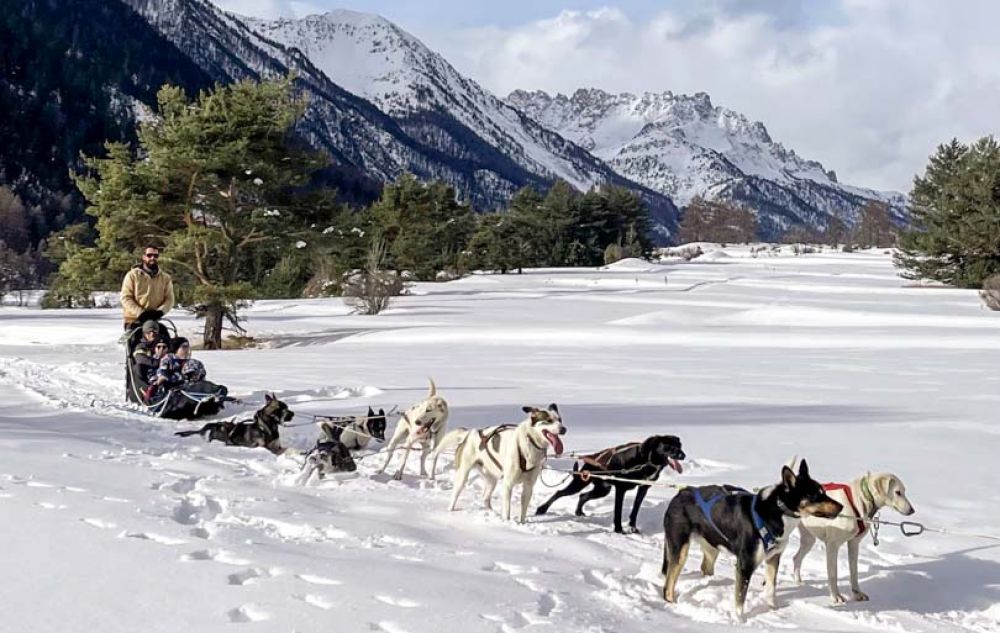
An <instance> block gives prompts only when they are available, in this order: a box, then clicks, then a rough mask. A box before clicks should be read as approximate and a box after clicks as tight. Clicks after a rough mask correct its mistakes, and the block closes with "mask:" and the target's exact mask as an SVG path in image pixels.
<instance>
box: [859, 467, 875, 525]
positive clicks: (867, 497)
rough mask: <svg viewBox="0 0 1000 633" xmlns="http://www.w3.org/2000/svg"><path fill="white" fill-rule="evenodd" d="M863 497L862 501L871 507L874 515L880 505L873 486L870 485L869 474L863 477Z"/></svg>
mask: <svg viewBox="0 0 1000 633" xmlns="http://www.w3.org/2000/svg"><path fill="white" fill-rule="evenodd" d="M861 498H862V501H864V502H865V503H867V504H868V506H869V507H871V510H870V512H871V513H872V515H874V514H875V513H876V512H878V506H877V505H876V504H875V495H873V494H872V491H871V488H869V487H868V475H865V476H864V477H862V478H861ZM869 518H871V517H869Z"/></svg>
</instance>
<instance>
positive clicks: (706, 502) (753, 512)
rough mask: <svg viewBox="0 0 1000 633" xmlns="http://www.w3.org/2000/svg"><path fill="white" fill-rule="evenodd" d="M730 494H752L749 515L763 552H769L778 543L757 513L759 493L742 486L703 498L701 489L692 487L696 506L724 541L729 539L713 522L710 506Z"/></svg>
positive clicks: (712, 506)
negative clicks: (762, 544) (762, 545)
mask: <svg viewBox="0 0 1000 633" xmlns="http://www.w3.org/2000/svg"><path fill="white" fill-rule="evenodd" d="M732 495H736V496H741V497H742V496H745V495H746V496H749V495H752V496H753V498H752V499H751V500H750V516H751V517H752V518H753V527H754V529H756V530H757V534H759V535H760V539H761V540H762V541H763V542H764V552H770V551H771V550H773V549H774V548H775V546H776V545H777V544H778V539H777V537H775V536H774V534H773V533H772V532H771V530H770V529H768V527H767V523H765V522H764V519H763V518H761V516H760V514H758V513H757V500H758V499H759V498H760V495H759V494H752V493H751V492H749V491H746V490H744V489H742V488H734V489H733V490H732V491H730V492H723V493H720V494H717V495H715V496H714V497H711V498H709V499H705V497H704V496H703V495H702V494H701V490H700V489H699V488H695V489H694V501H695V503H697V504H698V507H699V508H701V511H702V512H703V513H704V514H705V518H706V519H708V524H709V525H711V526H712V527H713V528H714V529H715V531H716V532H717V533H718V534H719V536H721V537H722V540H724V541H725V542H726V543H728V542H729V539H728V538H726V535H725V534H723V533H722V530H720V529H719V526H717V525H716V524H715V521H713V520H712V508H714V507H715V504H716V503H718V502H719V500H721V499H722V498H723V497H728V496H732Z"/></svg>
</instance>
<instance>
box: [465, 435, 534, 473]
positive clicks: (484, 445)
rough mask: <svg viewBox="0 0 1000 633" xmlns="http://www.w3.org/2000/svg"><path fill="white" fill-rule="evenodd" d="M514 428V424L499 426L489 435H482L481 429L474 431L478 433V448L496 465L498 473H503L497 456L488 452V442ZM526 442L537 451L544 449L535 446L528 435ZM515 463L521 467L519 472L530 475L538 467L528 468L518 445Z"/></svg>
mask: <svg viewBox="0 0 1000 633" xmlns="http://www.w3.org/2000/svg"><path fill="white" fill-rule="evenodd" d="M516 427H517V425H516V424H501V425H500V426H498V427H496V428H494V429H493V430H492V431H490V432H489V433H483V431H482V429H477V431H476V432H477V433H479V448H480V449H481V450H482V451H483V452H485V453H486V454H487V455H489V457H490V461H492V462H493V463H494V464H495V465H496V467H497V468H498V469H500V471H503V466H501V465H500V460H499V459H498V458H497V456H496V455H494V454H493V453H492V452H490V441H491V440H492V439H493V438H494V437H496V436H497V435H499V434H500V433H503V432H504V431H509V430H511V429H513V428H516ZM528 441H529V442H530V443H531V445H532V446H534V447H535V448H537V449H539V450H541V449H543V448H545V447H544V446H539V445H538V444H535V441H534V440H533V439H531V436H530V435H529V436H528ZM517 463H518V465H519V466H520V467H521V472H525V473H530V472H531V471H533V470H535V468H537V467H538V466H537V465H536V466H534V467H532V468H528V460H527V458H525V456H524V453H522V452H521V444H520V443H518V445H517Z"/></svg>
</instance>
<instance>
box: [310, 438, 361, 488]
mask: <svg viewBox="0 0 1000 633" xmlns="http://www.w3.org/2000/svg"><path fill="white" fill-rule="evenodd" d="M357 469H358V465H357V464H356V463H355V462H354V458H353V457H351V451H349V450H347V446H345V445H344V443H343V442H341V441H332V442H330V441H322V440H321V441H318V442H316V446H314V447H313V448H312V449H311V450H310V451H309V452H308V453H306V461H305V463H303V464H302V475H301V476H300V477H299V482H300V483H303V484H304V483H306V482H307V481H309V479H310V478H311V477H312V474H313V473H314V472H316V473H319V478H320V479H323V478H325V477H326V476H327V475H329V474H332V473H353V472H354V471H356V470H357Z"/></svg>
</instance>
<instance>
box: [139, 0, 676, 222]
mask: <svg viewBox="0 0 1000 633" xmlns="http://www.w3.org/2000/svg"><path fill="white" fill-rule="evenodd" d="M123 1H124V2H125V3H126V4H127V5H129V6H130V7H132V8H133V9H134V10H136V11H137V12H138V13H139V14H140V15H142V16H143V17H144V18H146V20H148V21H149V23H150V24H152V25H153V26H154V27H156V28H157V30H159V32H160V33H161V34H163V35H164V36H165V37H166V38H167V39H168V40H169V41H170V42H172V43H173V44H175V45H176V46H177V47H178V48H180V49H181V50H183V51H184V52H185V53H187V54H188V55H189V56H190V57H191V59H193V60H194V61H195V62H196V63H197V64H198V65H199V66H200V67H201V68H203V69H204V70H206V71H207V72H208V73H209V74H211V75H212V76H213V77H214V78H215V80H216V81H220V82H222V83H228V82H230V81H235V80H240V79H244V78H250V79H259V78H262V77H273V76H280V75H284V74H287V73H288V72H289V71H294V72H295V73H296V74H297V77H298V79H297V83H298V85H299V86H300V87H301V89H302V90H303V91H304V92H305V93H306V95H307V96H308V99H309V102H308V103H309V105H308V109H307V112H306V117H305V121H304V122H303V124H302V125H301V128H302V131H303V132H304V133H305V135H306V136H307V138H308V139H309V140H310V141H311V142H312V143H313V144H314V145H315V146H317V147H320V148H323V149H325V150H327V151H328V152H329V153H330V155H331V156H332V157H333V159H334V162H335V163H337V164H339V165H341V166H346V167H350V168H353V169H356V170H357V171H358V172H359V173H361V174H363V175H364V176H367V177H370V178H373V179H376V180H379V181H387V180H392V179H394V178H396V177H398V176H399V175H401V174H403V173H406V172H409V173H412V174H414V175H416V176H417V177H418V178H420V179H424V180H429V179H440V180H443V181H445V182H448V183H450V184H452V185H454V186H455V187H456V189H457V190H458V191H459V193H460V195H461V196H462V197H463V198H465V199H466V200H468V201H470V202H471V203H472V204H473V205H474V206H475V207H476V208H477V209H481V210H485V209H493V208H497V207H501V206H503V205H504V204H505V203H506V202H507V201H508V200H509V199H510V197H511V196H512V195H513V194H514V193H515V192H516V191H517V190H518V189H520V188H522V187H525V186H534V187H536V188H543V189H544V188H546V187H547V186H548V185H549V184H550V183H551V182H552V180H553V178H554V177H556V176H559V175H561V174H557V173H554V172H553V171H552V170H549V169H547V168H544V167H545V166H544V165H543V164H542V162H541V161H540V160H535V161H524V160H518V154H519V150H518V149H517V148H516V147H514V144H513V143H508V144H506V145H504V144H501V143H499V142H493V140H492V139H489V138H484V137H482V136H479V135H477V134H476V133H474V132H472V131H470V130H469V128H467V127H466V126H464V125H462V124H461V123H460V122H459V121H457V120H455V119H454V118H453V117H450V116H447V115H446V114H445V115H441V114H440V113H435V112H423V113H415V114H414V115H413V116H412V117H400V118H396V117H394V116H391V115H390V114H387V113H386V112H383V111H382V110H380V109H379V108H378V107H377V106H376V105H374V104H373V103H371V102H370V101H368V100H367V99H365V98H363V97H362V96H358V95H356V94H354V93H352V92H350V91H349V90H346V89H345V88H344V87H342V86H341V85H339V84H338V83H337V82H336V81H335V80H331V78H330V77H329V76H327V75H326V74H325V73H324V72H323V70H321V69H320V68H318V67H317V66H316V65H315V64H314V63H313V62H312V61H311V60H310V59H309V57H308V56H307V55H306V54H304V53H303V52H302V50H301V49H300V48H298V47H292V46H288V45H286V44H283V43H281V42H279V41H276V40H274V39H271V38H268V37H264V36H262V35H260V34H259V33H258V32H256V31H255V30H252V29H250V28H249V27H248V26H247V24H246V23H245V22H244V20H245V19H244V18H241V17H240V16H237V15H234V14H230V13H226V12H224V11H222V10H220V9H218V8H217V7H215V6H214V5H213V4H212V3H211V2H209V1H208V0H123ZM369 44H370V43H369ZM501 105H502V104H501ZM507 109H510V108H507ZM536 128H538V129H539V130H540V132H541V134H542V135H543V136H546V137H548V138H550V139H551V140H552V142H553V143H555V144H561V145H562V146H565V147H566V152H565V153H567V154H569V153H572V152H576V153H577V154H578V155H579V157H580V161H579V162H580V164H581V166H580V168H579V171H580V174H579V175H578V176H577V177H576V178H575V182H576V184H578V185H582V184H583V183H585V182H586V183H590V182H591V181H593V182H597V181H601V182H612V183H616V184H622V185H624V186H627V187H629V188H631V189H633V190H636V191H638V192H640V193H641V194H642V195H643V197H644V198H645V199H646V201H647V202H648V203H649V205H650V207H651V208H652V209H654V212H655V213H657V217H658V220H659V223H660V225H661V226H662V227H664V232H666V231H667V230H668V227H670V226H671V225H672V224H673V223H674V221H675V219H676V215H677V211H676V207H674V206H673V203H672V202H671V201H670V200H669V198H667V197H666V196H664V195H663V194H660V193H657V192H654V191H652V190H648V189H646V188H645V187H641V186H639V185H636V184H635V183H631V182H629V181H627V180H626V179H624V178H622V177H621V176H619V175H618V174H617V173H616V172H614V171H613V170H612V169H610V168H609V167H608V166H606V165H605V164H604V163H603V162H602V161H599V160H597V159H596V158H594V157H592V156H590V154H588V153H587V152H586V151H585V150H582V149H580V148H578V147H576V146H575V145H573V144H572V143H569V142H567V141H565V140H564V139H562V138H561V137H559V136H558V135H557V134H554V133H552V132H549V131H547V130H544V129H542V128H540V127H539V126H536ZM587 161H589V163H590V167H589V169H590V172H591V173H590V175H587V174H586V173H585V168H584V165H585V164H586V163H587ZM567 163H568V161H567ZM572 169H573V167H572V166H567V171H565V172H563V173H565V174H566V175H569V174H570V173H571V172H572Z"/></svg>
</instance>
